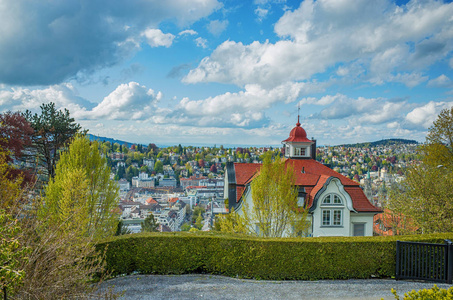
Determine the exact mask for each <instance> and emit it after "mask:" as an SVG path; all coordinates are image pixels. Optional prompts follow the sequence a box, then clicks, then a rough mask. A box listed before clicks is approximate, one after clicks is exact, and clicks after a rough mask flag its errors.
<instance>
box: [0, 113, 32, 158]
mask: <svg viewBox="0 0 453 300" xmlns="http://www.w3.org/2000/svg"><path fill="white" fill-rule="evenodd" d="M32 134H33V129H32V128H31V127H30V124H29V123H28V122H27V120H26V119H25V118H24V117H23V116H22V115H21V113H20V112H15V113H13V112H10V111H8V112H5V113H3V114H0V146H1V147H2V148H3V149H5V150H8V151H11V154H13V155H14V157H15V158H20V157H21V156H22V154H23V153H22V151H23V150H24V147H25V146H30V144H31V135H32ZM9 160H10V159H9Z"/></svg>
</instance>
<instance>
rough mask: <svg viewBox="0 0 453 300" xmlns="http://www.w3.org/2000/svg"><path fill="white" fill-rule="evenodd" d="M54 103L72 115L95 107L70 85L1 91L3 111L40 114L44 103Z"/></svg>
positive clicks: (0, 105) (0, 99) (0, 106)
mask: <svg viewBox="0 0 453 300" xmlns="http://www.w3.org/2000/svg"><path fill="white" fill-rule="evenodd" d="M48 102H53V103H55V105H56V107H57V108H58V109H61V108H67V109H68V110H69V111H70V112H71V114H78V113H80V112H83V111H85V110H87V109H91V108H93V107H94V106H95V104H94V103H91V102H89V101H87V100H86V99H84V98H82V97H80V96H78V92H77V90H76V89H75V88H74V87H73V86H72V84H69V83H63V84H60V85H53V86H50V87H47V88H44V89H26V88H10V89H5V90H0V108H1V110H2V111H7V110H11V111H25V110H27V109H28V110H30V111H32V112H33V113H35V112H40V111H41V110H40V106H41V105H42V104H43V103H48Z"/></svg>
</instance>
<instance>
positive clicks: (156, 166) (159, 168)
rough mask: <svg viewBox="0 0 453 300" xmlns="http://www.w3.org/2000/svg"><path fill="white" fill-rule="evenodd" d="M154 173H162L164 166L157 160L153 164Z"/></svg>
mask: <svg viewBox="0 0 453 300" xmlns="http://www.w3.org/2000/svg"><path fill="white" fill-rule="evenodd" d="M154 171H155V172H156V174H157V173H163V172H164V164H163V163H162V162H161V161H160V160H157V161H156V162H155V163H154Z"/></svg>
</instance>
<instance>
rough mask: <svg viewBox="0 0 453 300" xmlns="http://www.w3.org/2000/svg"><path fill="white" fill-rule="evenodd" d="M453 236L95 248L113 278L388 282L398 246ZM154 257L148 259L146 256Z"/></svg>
mask: <svg viewBox="0 0 453 300" xmlns="http://www.w3.org/2000/svg"><path fill="white" fill-rule="evenodd" d="M451 238H453V234H452V233H449V234H435V235H418V236H398V237H319V238H265V239H264V238H258V237H251V236H240V235H231V234H213V233H210V232H201V231H198V232H197V231H193V232H192V230H191V231H190V232H178V233H175V232H171V233H140V234H134V235H126V236H121V237H114V238H111V239H109V240H108V241H104V242H102V243H100V244H98V247H99V249H107V250H106V251H107V252H106V263H107V269H108V270H110V271H111V272H113V274H130V273H132V272H139V273H144V274H183V273H197V272H198V273H199V272H204V273H212V274H222V275H226V276H232V277H241V278H255V279H268V280H320V279H349V278H371V277H384V278H385V277H392V276H394V275H395V257H396V241H397V240H403V241H404V240H405V241H408V240H409V241H419V242H430V243H443V241H444V239H451ZM150 254H152V255H150Z"/></svg>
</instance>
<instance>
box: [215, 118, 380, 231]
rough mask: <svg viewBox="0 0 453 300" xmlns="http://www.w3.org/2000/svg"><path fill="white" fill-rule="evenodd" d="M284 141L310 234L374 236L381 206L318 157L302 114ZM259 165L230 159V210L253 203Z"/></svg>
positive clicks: (227, 192) (227, 193) (227, 180)
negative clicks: (252, 191) (308, 222)
mask: <svg viewBox="0 0 453 300" xmlns="http://www.w3.org/2000/svg"><path fill="white" fill-rule="evenodd" d="M282 143H283V147H284V153H285V155H284V160H285V165H287V166H291V167H292V168H293V170H294V172H295V177H296V180H295V185H296V186H297V188H298V190H299V195H298V205H299V206H300V207H304V208H306V209H308V213H309V214H308V216H309V218H310V222H311V229H310V233H309V234H310V236H315V237H318V236H372V235H373V217H374V215H376V214H378V213H380V212H381V210H380V209H379V208H378V207H376V206H374V205H373V204H371V202H370V201H369V200H368V198H367V197H366V196H365V194H364V192H363V190H362V189H361V187H360V185H359V183H357V182H355V181H353V180H351V179H349V178H347V177H345V176H343V175H341V174H340V173H337V172H335V171H334V170H332V169H331V168H329V167H327V166H325V165H323V164H321V163H320V162H318V161H316V140H313V139H311V140H310V139H308V138H307V133H306V132H305V130H304V129H303V128H302V127H301V124H300V122H299V118H298V121H297V124H296V127H294V128H293V129H292V130H291V132H290V135H289V137H288V138H287V139H286V140H284V141H282ZM260 168H261V164H253V163H232V162H229V163H227V166H226V171H225V186H224V195H225V198H228V206H229V210H230V211H231V209H232V208H234V210H235V211H236V212H237V213H239V214H241V210H242V207H243V203H244V202H246V203H247V204H248V205H247V206H246V207H252V205H253V199H252V193H251V185H250V183H251V182H252V181H253V179H254V178H255V176H257V175H258V174H259V171H260Z"/></svg>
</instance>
